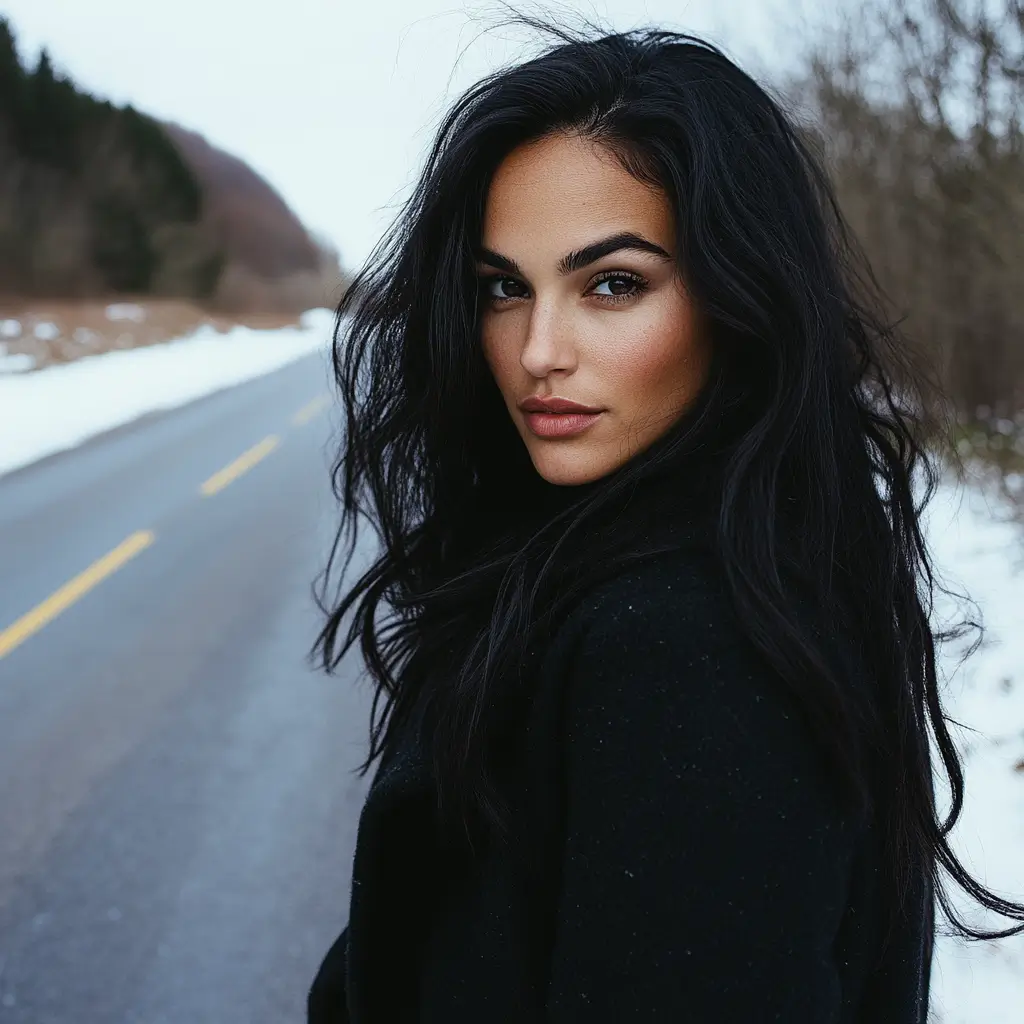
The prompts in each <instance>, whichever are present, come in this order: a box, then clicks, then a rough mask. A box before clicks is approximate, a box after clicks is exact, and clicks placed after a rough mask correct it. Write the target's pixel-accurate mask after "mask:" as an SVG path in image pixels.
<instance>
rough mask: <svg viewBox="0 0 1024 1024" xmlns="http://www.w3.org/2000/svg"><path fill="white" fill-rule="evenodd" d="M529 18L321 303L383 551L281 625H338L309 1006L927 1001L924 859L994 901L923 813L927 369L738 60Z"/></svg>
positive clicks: (619, 1014) (782, 1014)
mask: <svg viewBox="0 0 1024 1024" xmlns="http://www.w3.org/2000/svg"><path fill="white" fill-rule="evenodd" d="M559 35H560V38H559V39H558V41H557V44H556V45H555V46H553V47H552V48H551V49H550V50H548V51H547V52H545V53H544V54H543V55H542V56H540V57H538V58H536V59H533V60H530V61H528V62H526V63H523V64H521V65H519V66H517V67H513V68H511V69H510V70H505V71H502V72H501V73H499V74H495V75H494V76H492V77H490V78H488V79H487V80H485V81H483V82H482V83H480V84H479V85H478V86H476V87H475V88H474V89H472V90H471V91H470V92H469V93H467V94H466V95H465V96H463V97H462V99H461V100H460V101H459V102H458V103H457V105H456V106H455V107H454V109H453V110H452V111H451V113H450V114H449V115H448V117H447V118H446V120H445V121H444V123H443V126H442V127H441V129H440V133H439V136H438V138H437V141H436V143H435V145H434V147H433V150H432V152H431V153H430V156H429V159H428V161H427V165H426V168H425V170H424V172H423V176H422V179H421V181H420V183H419V185H418V187H417V189H416V191H415V193H414V195H413V197H412V199H411V200H410V202H409V204H408V206H407V208H406V209H405V211H404V213H403V215H402V217H401V218H400V220H399V222H398V224H397V227H396V229H395V232H394V234H393V236H392V237H391V239H390V243H389V244H388V245H387V246H384V247H382V248H381V249H380V250H378V252H377V253H376V254H375V257H374V259H373V261H372V262H371V264H370V265H369V266H368V267H367V268H365V269H364V270H363V271H362V272H361V274H360V275H359V277H358V278H357V280H356V282H355V284H354V285H353V287H352V289H351V290H350V292H349V293H348V295H347V296H346V298H345V300H344V301H343V303H342V307H341V310H340V313H341V315H342V317H344V318H345V319H344V320H341V319H339V324H340V323H344V324H345V329H346V334H347V338H346V339H345V343H344V344H342V343H340V341H336V346H335V368H336V371H337V376H338V380H339V384H340V387H341V390H342V394H343V397H344V399H345V403H346V409H347V432H346V439H345V445H344V449H343V451H342V453H341V458H340V461H339V466H338V479H339V480H340V487H339V490H340V497H341V498H342V499H343V503H344V508H345V514H346V520H345V524H344V525H345V528H346V530H347V531H348V538H349V547H348V557H347V559H346V565H347V564H348V562H349V560H350V559H351V557H352V554H353V551H354V543H355V532H354V524H355V519H356V516H357V514H358V512H359V511H360V510H361V511H362V512H363V513H364V514H365V515H367V516H368V518H369V519H370V520H371V522H372V523H373V524H374V525H375V527H376V528H377V531H378V534H379V536H380V539H381V544H382V547H381V551H380V554H379V557H378V558H377V560H376V561H375V562H374V563H373V564H372V565H371V567H370V568H369V569H368V570H367V571H366V572H365V573H364V574H363V575H362V576H361V577H360V578H359V579H358V580H357V582H356V583H355V584H354V585H352V586H351V587H350V588H349V589H348V590H346V591H343V592H342V593H341V594H340V595H339V599H338V600H337V601H335V602H334V603H333V604H331V605H330V607H329V608H328V612H329V614H328V620H327V623H326V625H325V627H324V630H323V632H322V634H321V636H320V638H319V650H320V653H321V655H322V657H323V660H324V662H325V664H326V665H327V667H328V668H332V667H334V666H335V665H336V664H337V663H338V661H339V659H340V657H341V656H342V654H344V652H345V651H346V650H347V649H348V648H349V647H350V646H351V645H352V644H353V643H354V642H355V641H356V639H358V640H359V641H360V644H361V648H362V653H363V655H364V657H365V661H366V664H367V666H368V668H369V671H370V673H371V674H372V676H373V678H374V680H375V681H376V698H377V699H376V700H375V702H374V711H373V727H372V729H371V750H370V756H369V757H368V759H367V761H366V762H365V763H364V765H363V766H362V768H363V771H364V772H365V771H366V770H368V768H369V766H370V764H372V762H373V761H374V760H376V759H377V758H380V761H379V764H378V768H377V771H376V774H375V777H374V781H373V785H372V787H371V789H370V792H369V795H368V797H367V800H366V803H365V806H364V808H363V812H362V815H361V818H360V824H359V833H358V840H357V848H356V853H355V860H354V865H353V876H352V897H351V906H350V916H349V924H348V927H347V929H346V930H345V931H344V932H343V933H342V935H341V936H340V938H339V939H338V941H337V942H336V943H335V944H334V946H333V947H332V949H331V950H330V952H329V953H328V955H327V957H326V958H325V960H324V963H323V965H322V967H321V969H320V972H319V974H318V976H317V978H316V980H315V982H314V984H313V988H312V990H311V993H310V999H309V1020H310V1021H311V1022H313V1024H324V1022H338V1021H351V1022H353V1024H371V1022H372V1024H376V1022H403V1021H417V1022H422V1024H426V1022H429V1024H434V1022H442V1021H443V1022H445V1024H458V1022H463V1021H464V1022H470V1021H472V1022H483V1021H486V1022H489V1024H494V1022H505V1021H508V1022H513V1021H514V1022H524V1021H533V1020H547V1021H556V1022H563V1021H564V1022H570V1021H571V1022H577V1021H585V1022H609V1024H610V1022H619V1021H627V1020H637V1021H645V1022H657V1021H687V1022H691V1024H693V1022H696V1024H703V1022H743V1024H751V1022H759V1021H787V1022H789V1021H793V1022H826V1021H835V1022H840V1021H842V1022H852V1021H858V1022H860V1021H865V1022H866V1021H871V1022H889V1024H902V1022H910V1021H914V1022H918V1021H923V1020H924V1019H925V1015H926V1011H927V1003H928V981H929V969H930V960H931V948H932V935H933V918H932V902H933V893H935V892H937V895H938V898H939V899H940V902H941V903H942V905H943V908H944V909H946V911H947V913H949V914H950V915H951V916H952V919H953V920H954V922H955V923H956V924H957V925H958V927H959V928H960V929H961V931H962V933H965V934H972V935H975V936H979V937H980V936H988V935H992V934H993V933H991V932H978V931H972V930H970V929H968V928H967V926H966V925H964V924H963V923H962V922H960V921H959V919H957V918H956V916H955V914H954V913H953V911H952V909H951V908H950V907H949V906H948V904H947V902H946V896H945V894H944V892H943V890H942V888H941V886H937V885H936V882H937V879H936V867H937V864H939V863H941V864H942V865H943V866H944V867H946V868H947V869H948V870H949V871H950V872H951V873H952V874H953V876H954V877H955V878H956V879H957V881H958V882H959V883H961V884H962V885H964V886H965V887H966V888H968V889H969V891H970V892H971V893H972V894H973V895H975V896H976V897H977V898H978V899H979V900H981V902H983V903H984V904H985V905H986V906H988V907H990V908H994V909H997V910H999V911H1001V912H1003V913H1004V914H1006V915H1008V916H1011V917H1014V918H1015V919H1017V920H1022V919H1024V907H1021V906H1019V905H1018V904H1013V903H1009V902H1007V901H1004V900H1002V899H1000V898H999V897H997V896H995V895H994V894H992V893H990V892H989V891H988V890H986V889H984V888H982V887H981V886H980V885H978V884H977V883H976V882H975V881H974V880H973V879H972V878H971V877H970V876H969V875H968V874H967V873H966V871H965V870H964V868H963V867H962V866H961V865H960V864H959V862H958V861H957V860H956V858H955V857H954V855H953V854H952V852H951V851H950V848H949V846H948V844H947V841H946V832H947V830H948V827H949V826H950V825H951V823H952V821H953V820H955V817H956V815H957V814H958V813H959V809H960V798H961V796H962V791H963V780H962V776H961V774H960V766H959V763H958V761H957V755H956V752H955V749H954V747H953V745H952V743H951V741H950V737H949V734H948V732H947V731H946V728H945V725H944V722H943V718H942V712H941V708H940V704H939V697H938V692H937V687H936V677H935V664H934V651H933V635H932V633H931V632H930V629H929V624H928V620H927V616H926V611H925V605H924V604H923V603H922V594H923V587H924V585H925V584H927V583H929V582H930V575H929V563H928V559H927V552H926V550H925V548H924V546H923V543H922V538H921V534H920V532H919V525H918V510H917V509H915V507H914V504H913V501H912V493H911V480H912V476H913V474H914V473H915V472H916V471H917V468H918V467H923V469H925V470H926V471H928V472H931V470H930V468H929V466H928V463H927V461H926V460H925V459H924V455H925V453H924V449H923V447H922V445H923V440H922V439H923V436H924V431H925V430H926V429H927V427H928V423H927V422H926V420H925V419H924V414H923V413H917V412H915V411H914V410H915V409H923V408H926V406H925V404H924V403H923V402H922V401H916V402H915V401H914V399H915V396H918V395H920V394H921V392H920V390H918V391H915V390H914V388H915V387H916V386H917V385H916V383H915V381H914V379H913V377H912V375H911V374H910V372H909V369H908V366H909V363H908V360H907V359H906V357H905V356H904V355H903V349H902V347H901V342H900V340H899V339H898V338H897V337H896V335H895V334H894V332H893V331H892V330H891V329H890V328H889V327H887V326H886V325H885V324H884V323H882V321H881V320H880V319H879V317H878V316H877V315H876V314H875V313H874V312H873V311H872V310H873V308H874V307H873V305H872V304H871V303H870V301H869V300H870V293H869V292H867V290H866V288H865V281H866V280H867V278H865V276H863V275H861V274H858V272H857V269H856V268H857V263H856V260H855V258H854V254H853V252H852V248H851V244H850V242H849V241H848V240H847V236H846V234H845V232H844V229H843V225H842V220H841V218H840V215H839V213H838V211H837V209H836V207H835V203H834V200H833V199H832V195H831V192H830V189H829V185H828V182H827V179H826V177H825V175H824V174H823V172H822V170H821V169H820V166H819V164H818V163H817V162H816V160H815V159H814V158H813V156H812V155H811V154H810V152H809V151H808V148H807V145H806V143H805V141H804V140H803V138H802V136H801V134H800V132H799V131H798V130H797V129H796V128H795V127H794V126H793V124H792V123H791V122H790V120H789V119H788V118H787V117H786V116H785V115H784V114H783V112H782V111H781V110H780V109H779V107H778V106H777V104H776V103H775V102H773V100H772V99H770V98H769V96H768V95H767V94H766V93H765V91H763V90H762V89H761V88H760V87H759V86H758V85H756V84H755V83H754V82H753V81H752V80H751V79H750V78H749V77H748V76H747V75H746V74H744V73H743V72H742V71H740V70H739V69H738V68H737V67H736V66H735V65H734V64H732V63H731V62H730V61H729V60H728V59H727V58H726V57H725V56H724V55H723V54H722V53H720V52H719V51H718V50H716V49H714V48H713V47H711V46H709V45H707V44H706V43H704V42H701V41H700V40H698V39H695V38H692V37H689V36H682V35H675V34H672V33H668V32H656V31H644V32H634V33H627V34H623V35H609V36H605V37H598V38H584V37H577V36H574V35H571V34H570V33H568V32H561V31H559ZM876 478H878V479H880V480H881V481H882V482H883V484H884V486H882V487H877V486H876ZM926 479H928V480H929V481H930V479H931V478H930V477H927V478H926ZM340 540H341V537H339V541H340ZM332 561H334V560H333V559H332ZM325 593H326V590H325ZM350 610H352V611H353V612H354V618H353V621H352V622H351V624H350V626H349V628H348V631H347V634H345V635H344V642H342V639H343V634H342V628H341V623H342V619H343V617H344V616H345V615H346V614H347V613H348V612H349V611H350ZM385 611H386V612H387V614H386V615H383V614H382V613H384V612H385ZM379 613H380V614H379ZM381 701H382V702H383V711H381V710H380V709H381V705H380V702H381ZM379 711H380V714H378V712H379ZM929 723H930V727H931V728H932V729H933V730H934V732H935V736H936V739H937V742H938V748H939V752H940V754H941V757H942V760H943V765H944V767H945V770H946V771H947V773H948V774H949V776H950V779H951V783H952V786H953V791H954V794H955V795H956V800H955V802H954V808H953V811H952V812H951V815H950V820H949V821H945V822H943V821H940V820H938V819H937V812H936V807H935V803H934V800H933V794H932V783H931V766H930V761H929V751H928V739H927V731H926V730H927V728H928V726H929ZM1014 930H1015V931H1019V930H1020V928H1019V927H1018V928H1017V929H1011V931H1014ZM1000 934H1008V932H1004V933H1000Z"/></svg>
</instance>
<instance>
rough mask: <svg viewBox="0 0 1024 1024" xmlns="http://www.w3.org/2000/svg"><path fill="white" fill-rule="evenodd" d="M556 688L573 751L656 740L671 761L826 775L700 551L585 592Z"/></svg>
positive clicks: (778, 676)
mask: <svg viewBox="0 0 1024 1024" xmlns="http://www.w3.org/2000/svg"><path fill="white" fill-rule="evenodd" d="M558 684H559V689H560V690H561V706H562V708H563V712H564V717H563V718H562V723H563V728H564V729H565V730H566V731H567V733H568V740H569V742H570V745H572V744H574V743H579V742H584V743H586V744H588V745H589V744H591V743H596V744H597V746H598V747H599V748H602V749H609V748H611V747H613V746H615V745H621V747H622V748H623V749H624V750H625V749H630V748H632V749H636V746H637V744H640V745H644V744H651V743H654V744H655V746H658V747H659V749H660V750H661V751H662V754H663V755H664V756H666V757H671V758H673V759H674V758H676V757H679V758H684V759H693V758H694V757H695V756H696V755H695V751H698V750H699V751H703V755H702V756H704V757H707V758H708V759H709V768H710V767H711V766H712V765H714V766H715V770H717V769H718V768H721V769H722V770H726V769H728V770H730V771H732V770H735V765H736V759H737V758H742V759H743V760H744V762H745V764H746V765H747V766H748V767H750V768H751V769H752V770H753V769H754V768H755V767H756V771H757V772H762V773H768V774H772V773H774V774H776V775H778V776H779V777H780V778H781V777H786V778H791V779H793V778H796V777H803V778H812V777H815V776H817V775H819V773H820V769H821V767H822V762H821V751H820V749H818V744H817V742H816V741H815V738H814V735H813V729H811V728H810V724H809V722H808V720H807V718H806V716H805V713H804V709H803V705H802V703H801V701H800V700H799V699H798V698H797V696H796V694H795V693H794V692H793V690H792V688H791V687H790V686H789V685H787V680H786V679H785V677H784V676H783V674H782V673H781V672H780V671H779V670H778V669H777V667H776V666H775V665H774V664H773V663H772V662H771V661H770V660H769V658H768V657H767V656H766V655H764V654H763V653H762V651H761V650H760V649H759V648H758V647H757V646H756V645H755V644H754V642H753V641H752V640H751V639H750V637H749V635H748V633H747V631H746V630H745V629H744V627H743V623H742V621H741V619H740V617H739V615H738V614H737V612H736V610H735V608H734V606H733V602H732V599H731V597H730V594H729V589H728V585H727V580H726V577H725V572H724V569H723V568H722V567H721V565H720V563H719V562H718V560H717V558H716V557H715V556H714V555H713V553H712V552H711V551H709V550H707V549H698V548H685V549H679V550H677V551H674V552H671V553H667V554H665V555H664V556H659V557H656V558H651V559H648V560H645V561H644V562H642V563H640V564H637V565H635V566H632V567H630V568H629V569H627V570H624V571H623V572H621V573H616V574H615V575H614V576H612V577H610V578H608V579H606V580H604V581H603V582H602V583H601V584H599V585H598V586H596V587H594V588H593V589H592V590H590V591H589V592H588V593H587V594H586V595H585V596H584V597H583V598H582V599H581V601H580V602H579V605H578V606H577V608H576V610H575V618H574V624H573V642H572V644H571V648H570V650H569V655H568V657H567V659H566V660H565V661H563V662H562V665H561V671H560V672H559V673H558ZM583 737H586V739H585V740H584V739H583ZM595 737H596V739H595ZM730 765H731V766H732V767H729V766H730ZM787 773H788V774H787Z"/></svg>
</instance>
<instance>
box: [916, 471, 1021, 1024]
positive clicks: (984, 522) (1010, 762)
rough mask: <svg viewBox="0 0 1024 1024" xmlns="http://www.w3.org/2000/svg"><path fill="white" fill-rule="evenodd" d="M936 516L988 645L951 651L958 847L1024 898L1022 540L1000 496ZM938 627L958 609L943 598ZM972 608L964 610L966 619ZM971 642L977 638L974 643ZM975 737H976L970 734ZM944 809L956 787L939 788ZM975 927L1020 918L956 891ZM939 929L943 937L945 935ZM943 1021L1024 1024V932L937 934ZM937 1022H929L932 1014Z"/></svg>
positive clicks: (978, 868)
mask: <svg viewBox="0 0 1024 1024" xmlns="http://www.w3.org/2000/svg"><path fill="white" fill-rule="evenodd" d="M929 508H930V512H929V514H928V517H927V525H926V530H927V536H928V540H929V544H930V546H931V549H932V552H933V555H934V558H935V561H936V564H937V567H938V568H939V569H940V571H941V572H942V575H943V578H944V581H945V583H946V585H947V586H948V587H950V588H951V589H953V590H954V591H958V592H961V593H962V592H964V591H966V593H967V595H968V596H969V597H970V598H971V600H972V601H973V602H974V604H975V605H976V608H975V609H973V611H974V612H975V613H977V612H979V611H980V615H981V623H982V625H983V626H984V627H985V633H984V642H983V644H982V646H981V647H980V648H979V650H978V651H976V652H975V653H974V655H972V656H971V657H970V658H968V659H967V661H966V662H965V663H964V664H963V666H962V667H960V668H958V667H957V662H958V658H959V655H960V654H961V653H962V649H963V644H961V645H960V647H959V649H958V648H957V646H956V645H955V644H950V645H949V650H944V651H943V653H942V658H941V667H942V669H943V670H944V674H945V677H946V684H945V690H944V705H945V707H946V712H947V714H948V715H950V716H951V717H952V718H954V719H956V721H958V722H960V723H962V724H963V725H964V726H966V727H967V728H965V729H959V728H956V727H954V726H952V725H951V726H950V730H951V733H952V735H953V737H954V739H955V741H956V742H957V746H958V748H959V749H960V753H961V756H962V757H963V758H964V776H965V781H966V797H965V800H964V809H963V813H962V815H961V817H960V820H959V822H958V823H957V825H956V828H955V829H954V830H953V847H954V849H955V851H956V853H957V855H958V856H959V857H960V858H961V860H962V861H963V862H964V864H965V865H966V867H967V868H968V870H970V871H971V873H972V874H973V875H974V876H975V877H976V878H978V879H979V880H980V881H982V882H983V883H985V884H987V885H988V886H989V887H990V888H992V889H994V890H995V891H996V892H997V893H1000V894H1001V895H1004V896H1007V897H1009V898H1010V899H1013V900H1016V901H1017V902H1022V901H1024V629H1022V628H1021V627H1022V626H1024V543H1022V537H1021V531H1020V527H1019V526H1016V525H1014V524H1013V523H1011V522H1008V521H1007V520H1006V513H1005V510H1004V509H1003V508H1001V506H1000V504H999V503H998V502H997V501H996V500H995V499H988V498H986V497H985V494H984V492H983V491H982V490H980V489H979V488H977V487H974V486H967V487H965V488H962V489H961V488H955V487H954V486H952V485H951V484H947V485H945V486H944V487H943V488H942V489H941V490H940V491H939V493H938V494H936V497H935V499H934V501H933V502H932V505H931V506H930V507H929ZM937 610H938V612H939V618H938V621H939V623H940V624H941V623H948V622H949V621H951V619H952V618H953V617H954V616H955V613H956V610H957V609H956V607H955V606H954V604H953V602H951V601H948V600H946V601H943V602H941V603H940V607H939V608H938V609H937ZM971 611H972V609H971V607H970V605H963V604H961V606H960V613H961V615H962V614H963V613H964V612H967V613H968V614H969V613H970V612H971ZM967 639H968V640H970V639H971V638H970V637H968V638H967ZM970 730H975V731H974V732H971V731H970ZM937 792H938V793H939V794H940V803H941V806H942V809H943V811H945V810H947V809H948V807H949V801H948V788H939V789H938V790H937ZM952 895H953V898H954V902H955V903H956V905H957V906H958V907H959V908H962V911H963V913H964V916H965V917H966V918H967V920H969V921H970V922H971V923H972V924H974V925H976V926H977V925H979V924H980V925H982V926H984V927H991V928H993V929H999V928H1006V927H1008V926H1009V925H1010V924H1012V922H1010V921H1008V920H1007V919H1005V918H999V917H996V916H994V915H992V916H987V915H981V914H980V913H979V911H978V908H977V906H976V905H975V904H973V903H972V902H971V901H969V900H968V899H967V898H966V897H963V896H962V895H961V894H960V892H959V890H958V889H953V890H952ZM942 924H943V923H942V922H940V932H941V928H942ZM931 1005H932V1011H933V1013H934V1020H935V1024H1020V1021H1022V1020H1024V936H1016V937H1014V938H1010V939H1001V940H996V941H992V942H962V941H959V940H955V939H952V938H948V937H945V936H942V935H941V934H940V937H939V938H938V939H937V945H936V955H935V961H934V970H933V974H932V1000H931ZM929 1019H930V1020H931V1019H932V1018H929Z"/></svg>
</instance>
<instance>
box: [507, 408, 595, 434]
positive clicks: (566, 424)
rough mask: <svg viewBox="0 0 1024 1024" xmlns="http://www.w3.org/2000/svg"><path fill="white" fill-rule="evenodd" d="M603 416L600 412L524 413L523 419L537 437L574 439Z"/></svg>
mask: <svg viewBox="0 0 1024 1024" xmlns="http://www.w3.org/2000/svg"><path fill="white" fill-rule="evenodd" d="M600 415H601V413H599V412H524V413H523V419H524V420H526V425H527V426H528V427H529V428H530V430H531V432H532V433H534V434H536V436H537V437H573V436H575V435H576V434H579V433H582V432H583V431H584V430H586V429H587V427H589V426H590V425H591V424H592V423H594V421H595V420H597V418H598V417H599V416H600Z"/></svg>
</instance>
